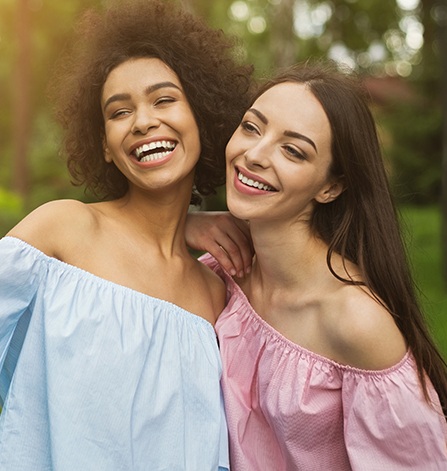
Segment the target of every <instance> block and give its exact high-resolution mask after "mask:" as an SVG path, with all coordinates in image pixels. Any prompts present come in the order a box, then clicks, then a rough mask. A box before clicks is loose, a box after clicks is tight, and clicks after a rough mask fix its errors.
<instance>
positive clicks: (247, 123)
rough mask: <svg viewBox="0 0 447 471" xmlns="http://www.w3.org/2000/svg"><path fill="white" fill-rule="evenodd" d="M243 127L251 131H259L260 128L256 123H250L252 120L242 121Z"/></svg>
mask: <svg viewBox="0 0 447 471" xmlns="http://www.w3.org/2000/svg"><path fill="white" fill-rule="evenodd" d="M241 128H242V129H243V130H244V131H247V132H249V133H253V132H256V133H257V132H258V128H257V127H256V126H255V125H254V124H252V123H250V121H242V122H241Z"/></svg>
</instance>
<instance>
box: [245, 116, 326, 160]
mask: <svg viewBox="0 0 447 471" xmlns="http://www.w3.org/2000/svg"><path fill="white" fill-rule="evenodd" d="M248 111H249V112H250V113H253V114H254V115H255V116H257V117H258V118H259V119H260V120H261V121H262V122H263V123H264V124H268V123H269V120H268V119H267V117H266V116H265V115H264V114H263V113H261V112H260V111H259V110H257V109H256V108H250V109H249V110H248ZM284 135H285V136H288V137H295V138H296V139H300V140H301V141H305V142H307V143H308V144H310V145H311V146H312V147H313V148H314V149H315V152H316V153H318V150H317V146H316V144H315V142H314V141H313V140H312V139H310V138H308V137H307V136H305V135H304V134H300V133H299V132H295V131H284Z"/></svg>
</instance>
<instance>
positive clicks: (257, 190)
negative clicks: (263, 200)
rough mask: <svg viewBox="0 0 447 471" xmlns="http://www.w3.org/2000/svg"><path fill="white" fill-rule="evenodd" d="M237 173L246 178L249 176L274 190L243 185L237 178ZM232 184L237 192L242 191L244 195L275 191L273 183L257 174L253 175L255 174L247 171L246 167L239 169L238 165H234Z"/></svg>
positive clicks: (264, 193)
mask: <svg viewBox="0 0 447 471" xmlns="http://www.w3.org/2000/svg"><path fill="white" fill-rule="evenodd" d="M239 173H241V174H242V175H243V176H244V177H246V178H249V179H251V180H254V181H257V182H259V183H262V184H264V185H267V186H269V187H271V188H273V189H274V190H273V191H271V190H270V191H269V190H264V189H261V188H256V187H254V186H248V185H245V184H244V183H242V182H241V181H240V180H239V177H238V175H239ZM233 186H234V188H235V189H236V190H237V191H238V192H239V193H243V194H246V195H267V194H272V193H276V192H277V190H276V188H274V187H273V185H271V184H270V183H269V182H268V181H266V180H265V179H263V178H261V177H259V176H258V175H255V174H253V173H251V172H249V171H247V170H246V169H241V168H239V167H234V177H233Z"/></svg>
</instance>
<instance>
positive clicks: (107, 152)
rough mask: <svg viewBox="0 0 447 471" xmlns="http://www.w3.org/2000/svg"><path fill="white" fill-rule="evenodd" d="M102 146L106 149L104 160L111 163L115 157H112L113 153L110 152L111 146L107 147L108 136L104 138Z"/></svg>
mask: <svg viewBox="0 0 447 471" xmlns="http://www.w3.org/2000/svg"><path fill="white" fill-rule="evenodd" d="M102 148H103V151H104V160H105V161H106V162H107V163H108V164H111V163H112V161H113V159H112V155H111V154H110V150H109V148H108V147H107V142H106V138H105V137H103V138H102Z"/></svg>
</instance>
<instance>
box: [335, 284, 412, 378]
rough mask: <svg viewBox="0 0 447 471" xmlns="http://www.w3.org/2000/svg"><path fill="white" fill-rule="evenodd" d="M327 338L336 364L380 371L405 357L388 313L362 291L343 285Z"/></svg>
mask: <svg viewBox="0 0 447 471" xmlns="http://www.w3.org/2000/svg"><path fill="white" fill-rule="evenodd" d="M345 288H346V289H345V290H344V294H343V295H342V296H341V297H340V299H338V300H337V305H338V306H337V309H336V310H337V313H336V315H334V317H333V325H332V326H331V327H332V328H331V329H328V333H327V334H328V338H329V339H330V343H331V345H332V348H333V349H334V351H335V352H336V356H337V361H339V362H340V363H343V364H346V365H349V366H352V367H355V368H360V369H365V370H384V369H387V368H390V367H392V366H394V365H396V364H397V363H399V361H400V360H402V358H403V357H404V356H405V354H406V351H407V346H406V342H405V339H404V337H403V335H402V333H401V332H400V330H399V328H398V327H397V325H396V323H395V321H394V319H393V317H392V316H391V314H390V313H389V312H388V310H387V309H386V308H385V307H384V306H383V305H381V304H380V303H379V302H378V301H377V300H376V299H374V298H373V297H372V296H371V295H370V293H369V292H368V291H367V289H366V288H362V287H357V286H346V287H345Z"/></svg>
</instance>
